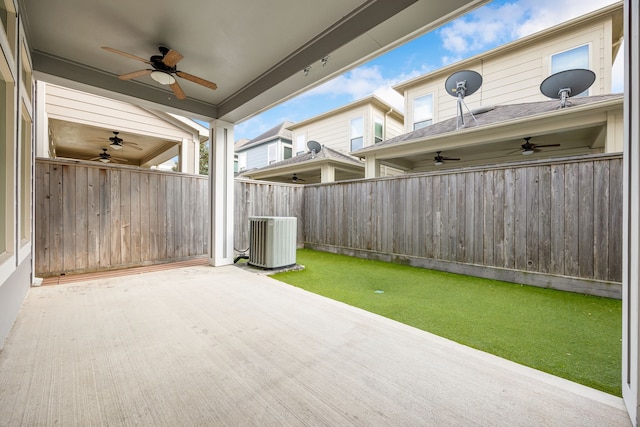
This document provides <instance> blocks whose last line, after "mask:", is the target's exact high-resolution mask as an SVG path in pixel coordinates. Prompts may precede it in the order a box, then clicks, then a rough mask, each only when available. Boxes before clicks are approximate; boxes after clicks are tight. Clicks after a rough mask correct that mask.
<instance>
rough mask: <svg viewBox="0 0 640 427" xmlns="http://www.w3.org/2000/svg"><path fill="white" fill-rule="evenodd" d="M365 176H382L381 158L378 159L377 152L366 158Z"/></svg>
mask: <svg viewBox="0 0 640 427" xmlns="http://www.w3.org/2000/svg"><path fill="white" fill-rule="evenodd" d="M364 177H365V178H379V177H380V160H378V159H376V156H375V154H373V155H370V156H367V157H365V158H364Z"/></svg>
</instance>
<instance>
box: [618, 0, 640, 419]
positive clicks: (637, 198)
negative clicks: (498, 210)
mask: <svg viewBox="0 0 640 427" xmlns="http://www.w3.org/2000/svg"><path fill="white" fill-rule="evenodd" d="M624 19H625V27H624V30H625V31H624V39H625V40H624V43H625V52H624V54H625V76H624V80H625V82H624V87H625V100H624V129H625V133H624V180H623V191H624V204H623V233H622V245H623V248H622V249H623V259H622V397H623V399H624V402H625V405H626V407H627V411H628V412H629V417H630V418H631V422H632V424H633V425H634V426H638V424H639V420H638V416H639V415H640V407H639V402H640V389H639V385H640V372H639V369H638V363H640V358H639V355H640V318H639V317H638V310H639V309H640V293H639V290H638V280H639V278H640V144H639V141H640V61H639V58H640V41H639V38H640V25H639V23H640V5H638V1H637V0H625V2H624Z"/></svg>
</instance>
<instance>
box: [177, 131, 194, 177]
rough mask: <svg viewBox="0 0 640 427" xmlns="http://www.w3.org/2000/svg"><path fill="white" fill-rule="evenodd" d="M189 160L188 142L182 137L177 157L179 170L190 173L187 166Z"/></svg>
mask: <svg viewBox="0 0 640 427" xmlns="http://www.w3.org/2000/svg"><path fill="white" fill-rule="evenodd" d="M188 161H189V144H188V143H187V139H186V138H182V142H181V143H180V156H179V157H178V162H179V163H180V168H179V170H180V172H183V173H191V172H190V171H189V166H188Z"/></svg>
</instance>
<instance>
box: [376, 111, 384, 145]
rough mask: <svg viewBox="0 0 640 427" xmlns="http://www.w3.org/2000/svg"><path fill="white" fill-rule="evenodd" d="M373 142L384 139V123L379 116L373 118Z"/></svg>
mask: <svg viewBox="0 0 640 427" xmlns="http://www.w3.org/2000/svg"><path fill="white" fill-rule="evenodd" d="M373 121H374V123H373V142H374V143H375V144H377V143H378V142H382V140H383V139H384V124H383V122H382V119H381V118H380V117H376V118H374V119H373Z"/></svg>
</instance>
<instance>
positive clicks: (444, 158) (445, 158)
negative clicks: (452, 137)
mask: <svg viewBox="0 0 640 427" xmlns="http://www.w3.org/2000/svg"><path fill="white" fill-rule="evenodd" d="M442 160H460V159H454V158H453V157H443V158H442Z"/></svg>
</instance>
